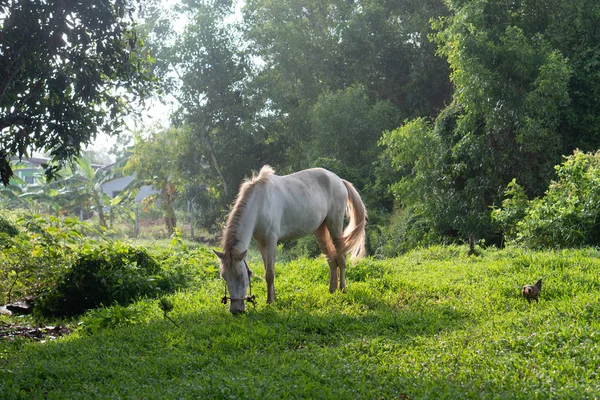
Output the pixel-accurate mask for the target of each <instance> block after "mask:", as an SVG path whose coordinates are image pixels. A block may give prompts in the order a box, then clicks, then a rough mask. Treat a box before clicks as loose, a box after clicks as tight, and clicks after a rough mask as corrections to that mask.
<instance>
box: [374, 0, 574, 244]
mask: <svg viewBox="0 0 600 400" xmlns="http://www.w3.org/2000/svg"><path fill="white" fill-rule="evenodd" d="M448 4H449V7H450V10H451V11H452V15H451V16H450V17H447V18H443V19H441V20H439V21H438V22H437V23H435V27H436V29H437V30H438V33H437V34H436V36H435V40H436V42H437V44H438V46H439V53H440V54H442V55H444V56H445V57H447V59H448V62H449V65H450V69H451V75H450V77H451V80H452V82H453V84H454V86H455V93H454V96H453V102H452V103H451V104H450V105H448V106H447V107H446V109H445V110H444V111H443V112H442V113H440V115H438V117H437V118H436V120H435V123H434V124H433V125H432V126H422V124H419V123H418V121H410V122H408V123H407V124H406V125H405V126H404V127H403V128H401V129H399V130H396V131H394V132H392V133H390V134H389V135H388V137H387V138H386V140H385V141H384V143H383V144H384V145H386V146H387V149H386V150H385V151H384V154H385V157H386V159H392V160H395V162H396V168H397V170H398V171H402V174H403V175H402V178H401V180H400V181H399V182H398V183H397V185H396V187H395V191H396V194H397V198H398V199H400V200H399V201H401V202H402V204H403V205H404V207H405V208H406V209H407V210H410V212H411V213H413V214H414V215H415V216H416V217H417V218H419V219H420V220H421V221H425V223H424V224H423V225H422V226H425V228H424V232H425V233H426V234H428V235H431V234H433V235H434V236H436V237H438V238H441V239H440V240H447V239H448V238H450V239H451V240H465V239H466V238H468V237H470V236H471V235H475V236H476V237H477V238H478V239H481V238H483V239H487V240H490V239H491V240H493V241H494V242H498V243H499V238H500V235H498V232H496V231H495V228H494V226H493V225H492V221H491V218H490V207H492V206H497V205H499V204H500V202H501V199H502V194H503V191H504V188H505V187H506V185H507V184H508V183H509V182H510V181H511V180H512V179H514V178H516V179H517V181H518V182H520V183H521V184H522V185H523V188H524V190H525V193H527V194H528V195H539V194H541V193H543V191H544V189H545V187H546V186H547V183H548V181H549V179H550V177H551V176H552V172H553V166H554V165H555V164H556V163H557V162H558V160H559V159H560V156H561V154H564V153H565V152H568V151H570V150H568V146H567V145H566V144H567V142H568V140H566V139H567V137H568V136H569V135H570V134H571V133H570V132H566V131H564V130H563V129H562V128H563V127H564V123H565V121H567V120H568V116H569V115H570V114H571V112H569V107H570V100H571V92H570V85H571V84H570V80H571V76H572V74H573V69H572V65H571V64H570V63H569V60H568V59H567V58H566V57H565V56H564V54H563V53H562V52H561V51H560V50H559V49H558V48H557V46H556V44H555V43H553V42H552V41H551V38H552V36H551V35H550V34H549V30H548V29H549V28H548V27H549V25H548V21H551V20H553V18H554V17H555V16H556V14H555V13H556V12H558V11H557V10H556V9H554V8H552V7H545V6H544V7H539V6H538V5H539V3H538V2H536V1H528V0H525V1H521V2H514V3H510V4H508V5H507V3H506V2H504V1H500V0H488V1H474V0H473V1H462V0H461V1H459V0H457V1H449V2H448ZM565 28H566V27H565ZM417 125H419V126H420V127H419V128H418V129H416V126H417ZM417 137H419V139H417ZM423 138H425V139H426V140H427V143H421V147H420V148H417V149H413V148H410V149H409V148H406V146H399V145H396V144H395V143H402V142H406V141H407V142H409V143H412V142H421V141H422V139H423ZM427 152H429V154H428V156H429V157H432V158H433V159H432V160H431V162H424V161H423V157H424V156H426V155H427V154H426V153H427ZM415 194H418V195H420V198H419V197H415ZM420 229H421V228H420ZM442 238H443V239H442Z"/></svg>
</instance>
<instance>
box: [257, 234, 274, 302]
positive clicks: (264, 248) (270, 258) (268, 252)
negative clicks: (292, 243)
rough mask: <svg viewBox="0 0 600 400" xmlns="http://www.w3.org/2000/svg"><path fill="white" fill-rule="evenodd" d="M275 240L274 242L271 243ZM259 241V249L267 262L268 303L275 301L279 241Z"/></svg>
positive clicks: (265, 262)
mask: <svg viewBox="0 0 600 400" xmlns="http://www.w3.org/2000/svg"><path fill="white" fill-rule="evenodd" d="M271 242H273V243H271ZM271 242H269V243H261V242H258V249H259V250H260V254H261V255H262V258H263V262H264V264H265V281H267V304H270V303H272V302H274V301H275V252H276V250H277V241H271Z"/></svg>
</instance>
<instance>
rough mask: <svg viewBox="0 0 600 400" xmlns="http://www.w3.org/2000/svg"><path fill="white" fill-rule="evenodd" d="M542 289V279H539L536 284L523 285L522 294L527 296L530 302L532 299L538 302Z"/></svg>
mask: <svg viewBox="0 0 600 400" xmlns="http://www.w3.org/2000/svg"><path fill="white" fill-rule="evenodd" d="M541 291H542V280H541V279H540V280H539V281H537V282H536V283H535V285H526V286H523V289H522V290H521V294H522V295H523V297H525V298H526V299H527V301H528V302H530V303H531V300H535V302H536V303H538V302H539V301H538V296H539V295H540V292H541Z"/></svg>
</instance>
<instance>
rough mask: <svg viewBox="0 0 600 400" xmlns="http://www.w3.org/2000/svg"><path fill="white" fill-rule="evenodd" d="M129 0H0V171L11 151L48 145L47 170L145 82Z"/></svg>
mask: <svg viewBox="0 0 600 400" xmlns="http://www.w3.org/2000/svg"><path fill="white" fill-rule="evenodd" d="M134 1H135V0H131V1H129V0H99V1H95V2H93V4H88V3H87V2H80V1H74V0H62V1H49V0H27V1H25V0H0V77H1V78H0V179H1V180H2V182H3V183H4V185H7V184H8V181H9V179H10V177H11V176H12V168H11V166H10V164H9V158H10V157H11V156H17V157H19V158H21V157H23V156H27V155H28V154H31V153H32V152H34V151H41V150H43V151H46V152H49V154H50V156H51V157H52V159H53V160H54V161H55V163H53V164H51V165H47V166H46V174H47V175H48V177H54V176H55V175H56V172H57V171H58V170H59V169H60V168H61V167H62V166H63V165H64V163H65V161H67V160H70V159H71V158H72V157H73V156H76V155H78V154H79V153H80V151H81V149H82V147H83V146H84V145H86V144H88V143H90V141H91V140H92V139H93V138H94V137H95V136H96V134H97V133H98V132H100V131H101V130H103V131H105V132H108V133H111V134H117V133H118V132H119V127H120V126H121V125H122V122H123V118H124V116H125V115H126V114H127V113H128V112H129V111H130V109H129V107H128V105H129V103H130V102H132V101H134V100H140V99H143V98H144V97H145V96H146V95H148V94H149V92H150V90H151V89H152V83H151V82H152V79H151V76H150V74H149V72H148V69H147V66H148V63H149V61H150V58H149V56H148V55H146V54H145V53H143V51H142V46H143V43H142V41H141V40H139V39H138V37H137V34H136V31H135V29H134V28H135V24H134V22H133V19H132V14H133V12H134V7H133V5H134V4H135V3H134Z"/></svg>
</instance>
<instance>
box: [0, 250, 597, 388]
mask: <svg viewBox="0 0 600 400" xmlns="http://www.w3.org/2000/svg"><path fill="white" fill-rule="evenodd" d="M599 256H600V253H599V252H598V251H597V250H594V249H588V250H577V251H576V250H568V251H561V252H529V251H525V250H519V249H510V250H503V251H491V250H490V251H485V252H483V253H482V254H481V255H480V256H478V257H474V256H468V255H467V248H462V247H434V248H431V249H428V250H421V251H415V252H412V253H409V254H407V255H406V256H403V257H400V258H396V259H390V260H382V261H380V260H375V259H364V260H362V261H360V262H359V263H358V264H356V265H354V266H351V267H349V269H348V291H347V293H345V294H343V293H335V294H333V295H330V294H329V293H328V278H327V277H328V268H327V263H326V261H325V260H324V259H323V258H318V259H316V260H311V259H299V260H294V261H290V262H287V263H284V264H281V265H278V266H277V268H276V280H275V285H276V290H277V296H278V298H277V301H276V303H275V304H273V305H270V306H267V305H266V304H264V300H265V299H266V288H265V283H264V282H263V281H261V279H260V277H257V278H255V281H254V282H253V289H254V291H255V293H256V294H257V297H258V298H259V304H258V305H257V306H256V308H250V309H249V311H248V312H247V313H246V314H245V315H243V316H241V317H233V316H231V315H230V314H229V313H228V311H227V307H225V306H223V305H222V304H220V303H219V297H220V296H221V295H222V291H223V282H222V281H221V280H220V279H219V278H218V275H217V273H216V272H215V274H214V276H211V277H209V278H207V279H206V280H204V281H202V282H197V283H196V285H195V288H196V289H194V290H190V291H185V292H180V293H177V294H175V295H173V296H171V297H170V300H171V301H172V302H173V304H174V309H173V311H172V312H171V313H170V314H169V315H170V317H171V318H172V319H173V320H174V321H176V322H177V325H178V326H175V325H174V324H172V323H171V322H170V321H168V320H165V319H164V318H163V314H162V311H161V310H160V309H159V307H158V304H157V302H156V301H149V300H148V301H144V300H141V301H139V302H138V303H136V304H133V305H131V306H129V307H127V308H125V307H111V308H107V309H102V310H96V311H93V312H90V313H89V314H87V315H86V316H85V317H84V318H83V320H82V321H81V325H80V328H79V329H78V330H77V331H76V333H75V334H73V335H71V336H69V337H66V338H62V339H59V340H56V341H53V342H47V343H43V344H39V343H26V342H19V343H10V344H9V343H6V342H3V343H1V344H0V346H1V347H0V377H1V378H0V397H2V398H6V399H32V398H48V399H65V398H91V399H94V398H98V399H110V398H131V399H141V398H144V399H167V398H173V399H175V398H176V399H200V398H219V399H221V398H223V399H238V398H239V399H271V398H273V399H279V398H292V399H295V398H298V399H307V398H324V399H327V398H332V399H333V398H335V399H340V398H349V399H393V398H411V399H421V398H448V399H458V398H485V399H494V398H498V399H501V398H510V399H521V398H522V399H549V398H555V399H561V398H564V399H574V398H592V399H593V398H597V397H600V376H599V374H600V348H599V346H600V304H599V294H600V290H599V289H600V279H599V278H600V275H599V274H600V257H599ZM252 268H253V270H254V271H255V274H256V275H260V274H261V272H262V266H261V265H259V264H258V263H253V265H252ZM538 278H543V279H544V287H543V290H542V294H541V296H540V302H539V303H532V304H529V303H527V301H525V300H524V299H523V298H522V297H521V296H520V287H521V286H522V285H523V284H527V283H533V282H535V281H536V280H537V279H538Z"/></svg>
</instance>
